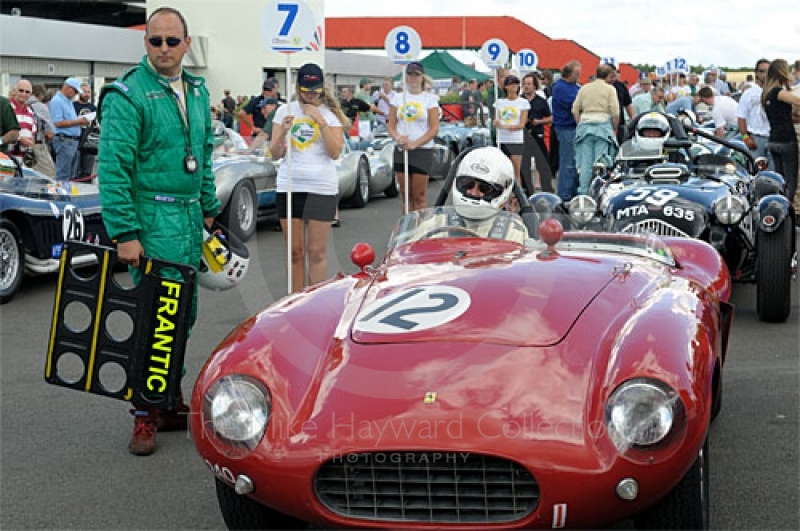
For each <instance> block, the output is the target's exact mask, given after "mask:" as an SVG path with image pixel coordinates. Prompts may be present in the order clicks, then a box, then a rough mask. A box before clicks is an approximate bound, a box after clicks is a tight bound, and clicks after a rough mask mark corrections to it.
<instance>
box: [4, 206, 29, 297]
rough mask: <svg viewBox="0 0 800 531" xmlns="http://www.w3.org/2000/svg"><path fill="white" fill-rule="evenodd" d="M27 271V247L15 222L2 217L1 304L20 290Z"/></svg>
mask: <svg viewBox="0 0 800 531" xmlns="http://www.w3.org/2000/svg"><path fill="white" fill-rule="evenodd" d="M24 273H25V248H24V247H23V245H22V237H20V235H19V230H17V226H16V225H14V223H13V222H11V221H10V220H7V219H0V304H5V303H7V302H8V301H10V300H11V299H12V298H13V297H14V294H16V293H17V291H19V287H20V285H21V284H22V275H23V274H24Z"/></svg>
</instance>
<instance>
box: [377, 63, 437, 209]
mask: <svg viewBox="0 0 800 531" xmlns="http://www.w3.org/2000/svg"><path fill="white" fill-rule="evenodd" d="M424 74H425V68H424V67H423V66H422V64H420V63H417V62H414V63H409V64H408V65H406V91H405V92H404V93H395V94H394V96H393V97H392V100H391V101H390V102H389V107H390V109H389V124H388V128H389V134H390V135H391V137H392V138H393V139H394V141H395V142H396V143H397V147H396V148H395V152H394V171H396V172H397V173H398V176H397V180H398V182H399V184H400V188H401V193H400V197H402V198H403V212H406V204H405V198H406V192H405V187H406V186H408V203H409V204H408V205H407V206H408V212H412V211H414V210H420V209H423V208H426V207H427V191H428V174H429V173H430V168H431V164H432V162H433V151H432V148H433V139H434V137H435V136H436V135H437V134H438V133H439V102H438V99H437V97H436V96H435V95H434V94H431V93H429V92H426V91H425V90H424V87H423V76H424ZM403 151H408V175H406V173H405V171H406V170H405V166H404V162H403V159H404V156H403Z"/></svg>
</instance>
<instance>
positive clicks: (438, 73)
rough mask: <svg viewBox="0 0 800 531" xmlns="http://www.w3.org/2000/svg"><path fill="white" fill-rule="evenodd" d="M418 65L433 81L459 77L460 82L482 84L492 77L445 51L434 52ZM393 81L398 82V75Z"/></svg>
mask: <svg viewBox="0 0 800 531" xmlns="http://www.w3.org/2000/svg"><path fill="white" fill-rule="evenodd" d="M420 63H422V66H424V67H425V74H427V75H429V76H431V78H433V79H452V77H453V76H459V77H460V78H461V81H468V80H470V79H473V78H474V79H477V80H478V82H479V83H482V82H484V81H486V80H487V79H491V77H492V76H490V75H489V74H484V73H483V72H478V71H477V70H475V69H474V68H472V67H470V66H468V65H465V64H464V63H462V62H461V61H459V60H458V59H456V58H455V57H453V56H452V55H451V54H450V53H448V52H447V51H435V52H433V53H431V54H430V55H428V56H427V57H426V58H425V59H423V60H421V61H420ZM394 80H395V81H399V80H400V74H397V75H396V76H394Z"/></svg>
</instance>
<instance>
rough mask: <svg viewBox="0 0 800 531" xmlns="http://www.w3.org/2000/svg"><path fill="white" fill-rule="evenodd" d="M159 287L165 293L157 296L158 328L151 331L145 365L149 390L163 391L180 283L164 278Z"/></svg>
mask: <svg viewBox="0 0 800 531" xmlns="http://www.w3.org/2000/svg"><path fill="white" fill-rule="evenodd" d="M161 287H162V288H165V289H166V294H165V295H162V296H161V297H160V298H159V307H158V312H157V313H156V318H157V319H158V328H156V329H155V331H154V333H153V345H152V347H151V350H152V352H151V353H150V364H149V366H148V367H147V372H148V374H149V376H148V377H147V388H148V389H149V390H150V391H155V392H157V393H163V392H164V390H166V388H167V378H166V376H167V374H168V373H169V362H170V355H171V354H172V345H173V342H174V341H175V323H174V321H173V318H174V317H175V316H176V315H177V314H178V301H179V300H180V293H181V285H180V284H178V283H175V282H169V281H166V280H162V281H161Z"/></svg>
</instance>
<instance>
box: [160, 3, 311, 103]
mask: <svg viewBox="0 0 800 531" xmlns="http://www.w3.org/2000/svg"><path fill="white" fill-rule="evenodd" d="M303 1H304V2H305V4H306V5H308V7H310V8H311V9H312V10H313V11H315V12H317V13H319V17H318V24H319V25H320V26H321V27H322V28H323V34H324V27H325V19H324V12H325V11H324V7H325V0H303ZM271 4H272V2H270V1H267V0H225V1H224V2H221V1H219V0H166V1H165V0H155V1H154V0H148V1H147V13H148V15H149V14H150V13H152V12H153V11H155V10H156V9H157V8H158V7H161V6H162V5H168V6H170V7H174V8H175V9H177V10H179V11H180V12H181V13H182V14H183V16H184V17H185V18H186V23H187V24H188V25H189V34H190V35H192V36H193V38H195V37H196V36H203V37H206V38H207V51H206V52H207V64H208V65H209V68H191V70H192V71H193V72H194V73H196V74H198V75H201V76H203V77H205V78H206V81H207V84H208V89H209V91H210V93H211V101H212V102H215V101H219V100H220V99H221V98H222V96H223V94H222V91H223V90H224V89H230V90H231V94H232V95H234V96H235V95H237V94H243V95H255V94H260V93H261V83H262V81H263V78H264V76H263V69H264V68H272V69H281V70H284V71H285V69H286V56H285V55H283V54H279V53H276V52H273V51H271V49H269V47H268V45H267V43H266V42H265V40H264V38H263V36H262V31H261V27H260V26H261V16H262V13H263V12H264V10H265V9H266V8H267V6H269V5H271ZM290 59H291V66H292V68H297V67H299V66H301V65H303V64H304V63H307V62H314V63H317V64H318V65H320V66H321V67H322V68H323V69H324V68H325V52H324V42H323V48H322V49H321V50H320V51H319V52H298V53H295V54H291V55H290ZM278 79H279V80H280V82H281V93H282V94H283V95H284V96H285V95H286V94H287V86H286V83H285V79H284V77H283V76H278Z"/></svg>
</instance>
